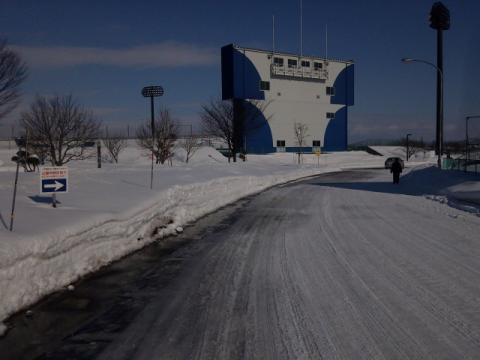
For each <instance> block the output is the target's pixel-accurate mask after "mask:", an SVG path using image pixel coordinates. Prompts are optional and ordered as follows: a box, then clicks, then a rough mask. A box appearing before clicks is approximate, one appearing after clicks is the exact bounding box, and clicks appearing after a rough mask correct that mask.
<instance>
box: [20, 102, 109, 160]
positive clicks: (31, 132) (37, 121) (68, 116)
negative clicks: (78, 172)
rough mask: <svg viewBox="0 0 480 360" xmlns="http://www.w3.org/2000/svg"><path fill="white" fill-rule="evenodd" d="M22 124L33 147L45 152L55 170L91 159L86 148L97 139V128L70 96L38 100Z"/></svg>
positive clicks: (89, 114)
mask: <svg viewBox="0 0 480 360" xmlns="http://www.w3.org/2000/svg"><path fill="white" fill-rule="evenodd" d="M21 124H22V126H23V127H24V129H25V131H26V133H27V134H28V136H29V142H30V143H31V144H32V145H33V146H34V147H35V146H36V147H41V148H47V149H48V156H49V158H50V162H51V164H52V165H54V166H61V165H64V164H66V163H68V162H69V161H71V160H83V159H86V158H88V157H91V156H93V152H91V151H88V148H87V147H86V146H85V144H86V143H87V142H91V141H93V140H94V139H95V138H96V137H97V135H98V130H99V126H100V124H99V123H98V122H97V121H96V120H95V119H94V118H93V115H92V113H91V112H90V111H88V110H86V109H84V108H83V107H81V106H80V105H78V104H77V103H76V102H75V101H74V99H73V97H72V96H71V95H68V96H54V97H52V98H49V99H47V98H46V97H42V96H37V98H36V99H35V100H34V102H33V103H32V104H31V106H30V110H29V111H27V112H24V113H22V115H21Z"/></svg>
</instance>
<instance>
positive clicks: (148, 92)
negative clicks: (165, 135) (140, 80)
mask: <svg viewBox="0 0 480 360" xmlns="http://www.w3.org/2000/svg"><path fill="white" fill-rule="evenodd" d="M142 95H143V97H149V98H150V108H151V113H152V119H151V128H152V167H151V169H150V189H152V188H153V157H154V153H153V149H154V144H155V109H154V102H153V98H154V97H159V96H162V95H163V88H162V87H161V86H145V87H144V88H143V89H142Z"/></svg>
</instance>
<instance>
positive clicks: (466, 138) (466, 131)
mask: <svg viewBox="0 0 480 360" xmlns="http://www.w3.org/2000/svg"><path fill="white" fill-rule="evenodd" d="M479 118H480V115H471V116H466V117H465V171H467V165H468V158H469V152H468V146H469V144H468V120H470V119H479Z"/></svg>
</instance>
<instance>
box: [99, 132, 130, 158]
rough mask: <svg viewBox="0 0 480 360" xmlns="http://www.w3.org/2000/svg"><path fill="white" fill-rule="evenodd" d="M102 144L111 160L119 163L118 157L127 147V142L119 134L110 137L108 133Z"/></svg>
mask: <svg viewBox="0 0 480 360" xmlns="http://www.w3.org/2000/svg"><path fill="white" fill-rule="evenodd" d="M102 142H103V146H104V147H105V149H107V152H108V156H109V157H110V160H111V161H114V162H115V163H118V156H119V155H120V153H121V152H122V151H123V150H124V149H125V148H126V147H127V140H126V139H125V138H123V137H122V136H120V135H119V134H114V135H110V134H109V133H108V131H107V132H106V134H105V139H103V141H102Z"/></svg>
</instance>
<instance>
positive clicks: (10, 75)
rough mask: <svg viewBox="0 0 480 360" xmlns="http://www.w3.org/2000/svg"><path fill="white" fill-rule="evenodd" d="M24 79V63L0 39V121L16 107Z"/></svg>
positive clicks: (25, 73)
mask: <svg viewBox="0 0 480 360" xmlns="http://www.w3.org/2000/svg"><path fill="white" fill-rule="evenodd" d="M26 77H27V66H26V65H25V63H24V62H23V61H22V60H21V59H20V56H18V54H17V53H15V52H14V51H12V50H10V49H8V48H7V42H6V40H3V39H0V119H1V118H2V117H4V116H5V115H7V114H8V113H9V112H10V111H12V110H13V109H14V108H15V107H16V106H17V105H18V100H19V98H20V85H21V84H22V82H23V81H24V80H25V79H26Z"/></svg>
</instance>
